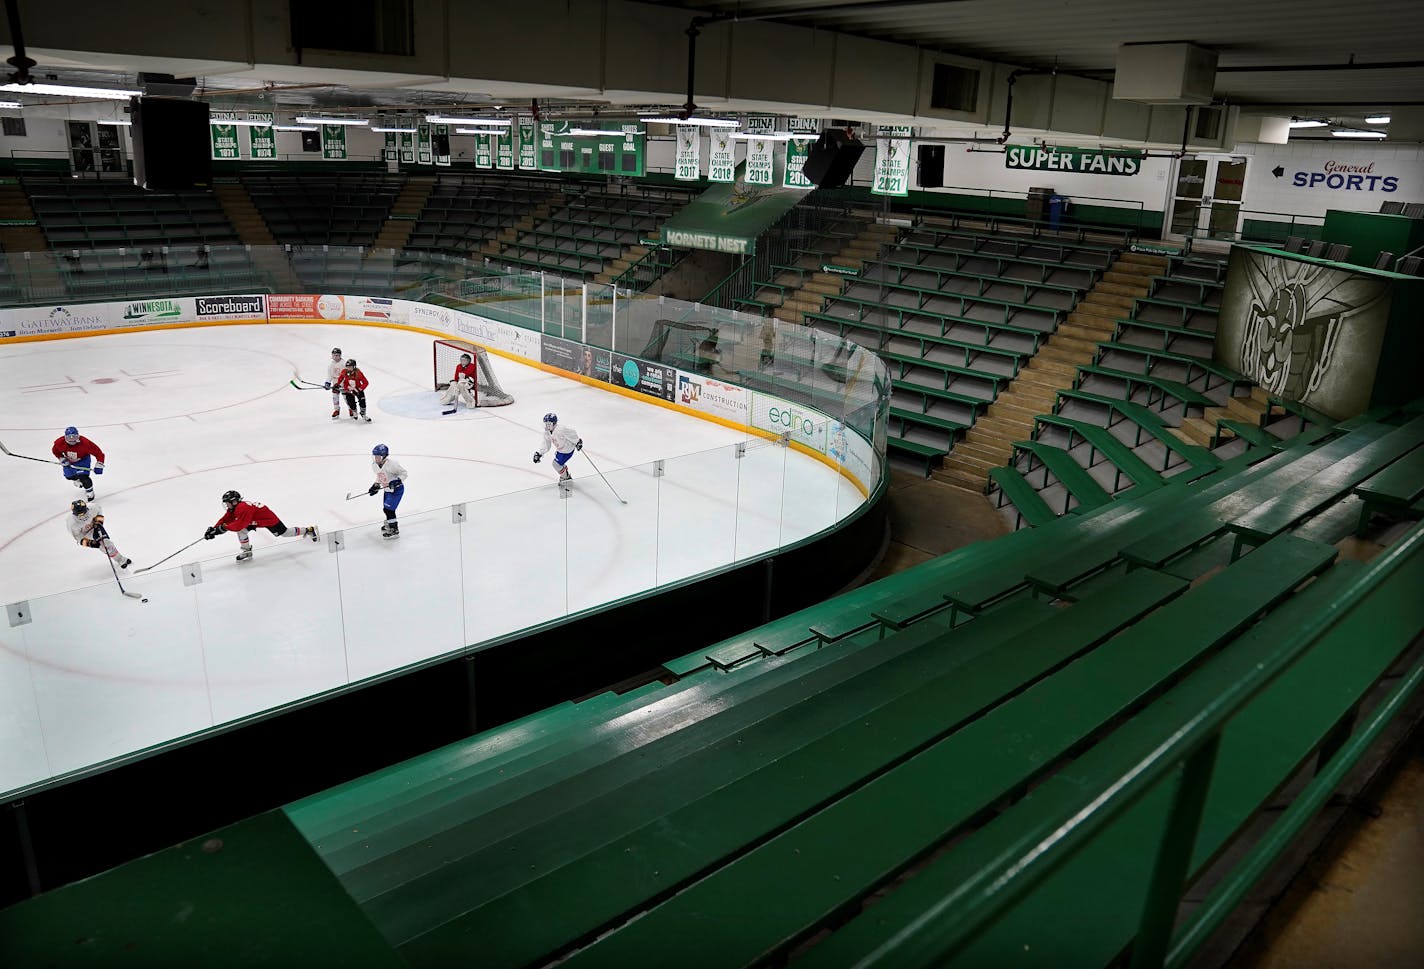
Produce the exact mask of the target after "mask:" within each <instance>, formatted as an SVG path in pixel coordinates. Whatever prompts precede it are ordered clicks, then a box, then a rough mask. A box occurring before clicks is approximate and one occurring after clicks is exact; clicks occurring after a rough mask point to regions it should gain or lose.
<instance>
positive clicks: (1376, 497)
mask: <svg viewBox="0 0 1424 969" xmlns="http://www.w3.org/2000/svg"><path fill="white" fill-rule="evenodd" d="M1354 494H1355V497H1357V498H1359V499H1360V524H1359V527H1358V528H1357V529H1356V530H1355V534H1357V535H1363V534H1364V532H1365V528H1366V526H1368V525H1369V523H1370V518H1371V516H1373V515H1375V514H1385V515H1388V516H1390V517H1392V518H1418V517H1419V516H1420V514H1421V512H1424V506H1421V501H1424V448H1415V449H1414V450H1413V451H1411V452H1410V453H1409V454H1407V455H1405V456H1404V457H1402V458H1400V459H1399V460H1398V461H1397V462H1395V463H1394V464H1391V465H1390V466H1389V467H1387V468H1385V469H1383V470H1382V471H1378V472H1376V473H1375V474H1373V475H1371V476H1370V477H1369V478H1368V479H1367V480H1365V481H1362V482H1361V483H1360V484H1358V485H1356V486H1355V489H1354Z"/></svg>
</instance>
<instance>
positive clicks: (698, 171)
mask: <svg viewBox="0 0 1424 969" xmlns="http://www.w3.org/2000/svg"><path fill="white" fill-rule="evenodd" d="M676 130H677V172H676V174H675V175H674V176H673V177H674V178H676V179H677V180H678V181H681V182H695V181H697V180H698V179H699V178H701V177H702V159H701V157H700V151H701V148H702V137H701V135H700V134H698V131H697V129H696V128H695V127H693V126H692V125H685V124H684V125H678V126H677V129H676Z"/></svg>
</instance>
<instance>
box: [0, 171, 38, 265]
mask: <svg viewBox="0 0 1424 969" xmlns="http://www.w3.org/2000/svg"><path fill="white" fill-rule="evenodd" d="M0 219H4V220H6V221H14V222H21V221H29V222H32V223H33V224H31V225H4V226H0V249H3V250H4V251H5V252H43V251H44V250H45V249H48V248H49V243H48V242H47V241H45V234H44V232H43V230H41V229H40V227H39V223H38V222H37V221H35V219H36V216H35V210H34V209H33V208H31V207H30V199H29V196H27V195H26V194H25V190H24V189H23V188H22V187H21V186H20V184H19V182H18V181H16V180H14V179H8V180H6V181H5V182H3V183H0Z"/></svg>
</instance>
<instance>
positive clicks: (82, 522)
mask: <svg viewBox="0 0 1424 969" xmlns="http://www.w3.org/2000/svg"><path fill="white" fill-rule="evenodd" d="M103 514H104V512H103V511H102V510H101V509H100V508H99V506H98V505H96V504H94V503H93V502H90V504H89V510H88V511H87V512H85V513H84V514H83V515H70V516H69V520H68V524H69V534H71V535H73V536H74V542H75V544H78V543H79V542H80V541H82V540H83V539H86V538H91V537H93V536H92V535H91V533H92V532H93V531H94V519H96V518H100V517H102V516H103Z"/></svg>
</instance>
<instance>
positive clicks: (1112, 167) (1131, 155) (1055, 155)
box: [1004, 145, 1145, 175]
mask: <svg viewBox="0 0 1424 969" xmlns="http://www.w3.org/2000/svg"><path fill="white" fill-rule="evenodd" d="M1144 157H1145V156H1144V155H1143V153H1142V152H1140V151H1110V150H1104V149H1099V148H1046V147H1045V148H1040V147H1038V146H1037V145H1010V146H1009V147H1008V148H1007V149H1006V150H1005V151H1004V167H1005V168H1018V169H1028V170H1030V171H1046V172H1082V173H1086V174H1089V175H1136V174H1137V173H1138V172H1140V171H1142V159H1143V158H1144Z"/></svg>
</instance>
